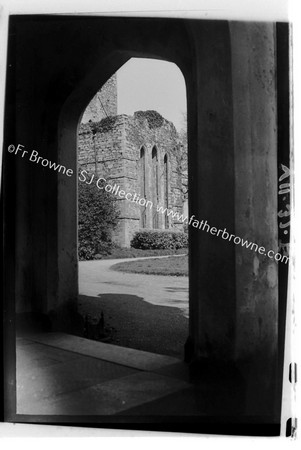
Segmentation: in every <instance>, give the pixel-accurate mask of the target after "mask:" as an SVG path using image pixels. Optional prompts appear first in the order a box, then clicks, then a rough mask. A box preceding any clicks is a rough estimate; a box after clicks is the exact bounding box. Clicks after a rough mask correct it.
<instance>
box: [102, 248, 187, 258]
mask: <svg viewBox="0 0 301 450" xmlns="http://www.w3.org/2000/svg"><path fill="white" fill-rule="evenodd" d="M187 252H188V250H187V248H179V249H177V250H173V249H164V250H141V249H139V248H133V247H130V248H120V247H113V248H112V250H111V252H110V254H109V255H97V256H98V257H95V259H122V258H139V257H141V256H143V257H144V256H167V255H186V254H187Z"/></svg>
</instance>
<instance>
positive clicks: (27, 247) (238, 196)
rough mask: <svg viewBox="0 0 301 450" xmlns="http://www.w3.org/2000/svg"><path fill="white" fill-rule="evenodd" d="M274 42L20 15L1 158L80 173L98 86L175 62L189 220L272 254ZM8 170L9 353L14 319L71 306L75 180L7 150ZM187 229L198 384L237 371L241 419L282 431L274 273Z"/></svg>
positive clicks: (140, 22) (259, 33) (219, 28)
mask: <svg viewBox="0 0 301 450" xmlns="http://www.w3.org/2000/svg"><path fill="white" fill-rule="evenodd" d="M37 36H38V39H37ZM275 46H276V37H275V32H274V26H273V24H267V23H262V24H256V23H255V24H254V23H240V22H239V23H230V24H229V23H228V22H226V21H198V20H185V19H142V18H109V17H105V18H104V17H70V16H69V17H64V16H59V17H58V16H12V17H11V18H10V39H9V48H8V63H7V86H6V113H5V136H4V148H7V147H8V145H10V144H11V143H14V144H15V145H17V144H22V145H23V146H24V148H25V150H27V151H28V155H30V153H31V152H32V150H36V151H37V152H38V153H39V155H41V156H42V157H43V158H46V159H48V160H50V161H55V162H59V163H60V164H63V165H64V166H66V167H67V168H70V169H72V170H73V172H74V174H75V173H76V130H77V126H78V120H79V117H80V114H81V112H82V111H83V109H84V107H85V105H86V104H87V103H88V101H89V100H90V99H91V98H92V97H93V94H94V93H95V91H96V90H97V89H98V87H99V85H101V84H103V83H104V82H105V81H106V80H107V79H108V78H109V77H110V76H111V75H112V74H113V73H114V72H116V70H117V69H118V68H119V67H120V66H121V65H122V64H124V63H125V62H126V61H127V60H128V59H129V58H131V57H133V56H142V57H150V58H151V57H153V58H157V59H165V60H167V61H171V62H174V63H175V64H177V66H178V67H179V68H180V70H181V71H182V72H183V75H184V78H185V81H186V86H187V102H188V146H189V157H188V159H189V192H190V193H191V194H190V196H189V206H190V208H189V209H190V211H191V213H192V214H194V215H195V217H197V218H198V219H199V220H201V219H204V221H206V224H207V225H208V224H210V225H211V226H213V225H214V226H215V227H216V228H220V229H227V230H228V231H229V232H235V233H236V235H237V236H239V235H240V236H245V235H246V233H248V234H249V235H250V236H251V238H252V239H253V240H254V241H255V240H257V241H261V242H263V243H264V245H265V246H266V248H276V247H277V245H278V241H277V238H278V234H277V117H276V112H277V97H276V87H275V79H276V61H275V51H271V49H272V50H273V49H274V50H275ZM242 62H243V64H242ZM3 170H4V172H3V173H4V177H3V179H4V181H3V191H2V192H3V202H4V216H5V225H4V226H5V246H4V254H5V261H6V266H5V274H4V276H5V280H6V283H5V320H6V324H7V326H6V329H5V339H6V343H8V342H10V346H11V343H13V346H14V345H15V344H14V338H15V334H14V331H15V328H14V327H15V321H16V317H18V316H19V315H21V314H23V315H30V316H32V315H36V316H37V315H41V314H42V315H44V316H48V323H49V317H51V315H50V316H49V313H50V312H53V311H54V312H55V313H56V314H58V315H62V317H70V314H69V313H70V310H74V308H75V310H76V301H77V294H78V285H77V265H78V263H77V254H76V250H77V249H76V247H77V246H76V240H77V227H76V177H75V176H74V175H73V176H71V177H67V176H66V175H64V174H62V173H54V172H52V171H51V170H49V168H47V167H45V168H44V167H42V166H41V165H39V164H38V163H37V162H35V161H30V160H29V159H28V158H27V159H26V158H22V157H21V156H20V154H19V155H12V154H9V153H7V152H5V153H4V162H3ZM246 198H248V199H249V200H248V202H249V203H248V211H246V209H245V205H246ZM250 218H251V219H250ZM208 228H209V225H208ZM205 231H206V230H205ZM189 233H190V237H189V239H190V255H189V256H190V263H189V264H190V271H189V272H190V280H189V282H190V288H189V292H190V332H189V338H188V341H187V348H186V354H187V360H188V361H190V362H192V363H195V364H196V366H197V368H196V371H195V373H196V377H197V378H198V377H201V376H202V374H203V373H204V371H203V370H205V373H207V374H209V375H210V374H212V373H214V374H215V376H216V377H217V378H220V379H223V378H224V377H225V374H233V373H237V371H238V372H239V376H240V379H242V380H243V386H244V388H243V390H242V392H239V393H238V396H239V399H240V401H241V405H242V409H243V411H244V415H245V417H250V416H253V417H254V416H255V417H257V418H258V417H259V416H260V417H261V419H262V420H263V421H265V422H266V423H273V424H275V423H276V424H279V417H280V403H279V399H280V398H281V381H282V378H281V375H280V376H279V372H277V370H275V368H276V367H277V358H278V356H279V355H278V344H279V341H278V326H279V323H283V320H285V317H284V316H282V317H280V318H279V317H278V280H277V276H274V275H275V271H276V273H277V268H275V264H274V262H273V261H272V260H268V259H263V260H262V262H261V260H260V261H259V262H258V260H257V259H256V258H257V255H254V254H252V253H251V252H249V253H248V252H246V250H245V249H241V248H239V247H238V246H234V245H230V243H229V242H227V241H226V240H223V239H220V238H217V237H216V236H214V235H213V234H211V233H209V232H204V231H202V232H201V231H200V229H198V228H196V227H190V228H189ZM255 276H256V279H255V278H254V277H255ZM70 308H71V309H70ZM282 310H283V308H282ZM16 314H17V315H16ZM67 322H68V321H67ZM63 323H64V320H63ZM65 323H66V322H65ZM282 329H283V326H282ZM280 340H281V341H282V342H283V341H284V335H283V334H282V335H281V337H280ZM11 348H12V347H11ZM282 356H283V355H280V359H281V358H282ZM5 363H6V364H7V365H8V367H10V368H11V369H12V370H13V360H12V359H11V358H10V357H9V356H8V357H7V359H6V360H5ZM200 367H201V371H200V370H199V369H200ZM233 367H234V369H233ZM233 370H234V372H233ZM12 373H13V372H12ZM209 378H210V376H209ZM218 414H219V412H218V411H216V415H217V416H218ZM261 419H260V420H261Z"/></svg>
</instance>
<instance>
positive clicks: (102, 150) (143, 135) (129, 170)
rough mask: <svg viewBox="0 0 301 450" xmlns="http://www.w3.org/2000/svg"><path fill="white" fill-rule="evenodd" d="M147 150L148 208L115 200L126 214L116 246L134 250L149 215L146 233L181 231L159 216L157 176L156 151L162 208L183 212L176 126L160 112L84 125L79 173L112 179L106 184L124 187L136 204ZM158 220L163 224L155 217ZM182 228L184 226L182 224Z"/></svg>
mask: <svg viewBox="0 0 301 450" xmlns="http://www.w3.org/2000/svg"><path fill="white" fill-rule="evenodd" d="M141 148H144V152H145V200H146V201H148V203H147V205H146V207H143V206H140V205H139V204H137V202H134V201H129V200H127V199H125V198H120V197H119V196H118V195H115V198H116V201H118V206H119V210H120V219H119V224H118V227H117V229H116V231H115V233H114V237H113V240H114V241H115V243H116V244H118V245H120V246H126V247H128V246H130V241H131V239H132V237H133V235H134V233H135V232H136V231H138V230H139V229H140V228H141V214H142V210H144V211H145V228H153V227H154V226H153V225H154V223H156V224H157V227H156V228H159V229H163V228H172V227H176V228H180V229H183V224H182V223H177V220H173V219H172V218H171V217H168V218H167V221H166V219H165V217H164V215H163V214H162V213H157V208H156V204H155V202H154V201H153V200H154V177H153V176H152V173H153V172H152V171H153V168H152V152H153V149H154V148H156V151H157V160H158V162H157V164H158V169H157V170H158V188H157V189H158V200H157V204H158V206H162V207H165V206H167V207H168V208H169V209H173V211H179V213H180V214H181V213H182V211H183V196H182V184H181V175H180V174H179V171H178V156H179V149H180V142H179V138H178V134H177V131H176V129H175V127H174V125H173V124H172V123H171V122H169V121H167V120H165V119H164V118H163V117H162V116H160V114H158V113H156V112H155V111H148V112H142V111H139V112H136V113H135V114H134V116H127V115H119V116H110V117H107V118H104V119H102V120H101V121H99V122H96V123H95V122H93V123H92V122H91V123H86V124H82V125H81V126H80V130H79V136H78V162H79V168H80V169H84V170H87V172H89V173H91V174H92V173H96V175H97V177H102V178H105V179H106V183H105V184H110V185H111V186H112V187H114V185H116V187H117V186H119V191H120V190H124V191H125V193H129V194H130V196H131V199H134V195H135V194H136V198H137V199H138V198H141V197H143V195H142V188H141V177H140V176H139V170H141V169H139V165H140V164H141V162H140V154H141ZM165 155H167V168H168V169H167V173H168V204H167V205H166V202H165V201H164V180H163V176H164V157H165ZM155 214H157V221H156V222H154V218H153V216H154V215H155ZM178 222H179V221H178Z"/></svg>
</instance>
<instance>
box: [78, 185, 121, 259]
mask: <svg viewBox="0 0 301 450" xmlns="http://www.w3.org/2000/svg"><path fill="white" fill-rule="evenodd" d="M118 216H119V211H118V209H117V207H116V203H115V200H114V196H113V195H112V194H110V193H108V192H106V191H105V190H104V189H102V190H100V189H98V188H97V186H96V185H95V184H94V183H92V184H87V183H83V182H79V185H78V241H79V245H78V256H79V259H81V260H89V259H94V257H95V255H96V254H99V253H107V252H108V251H109V249H110V247H111V246H112V231H113V230H114V228H115V227H116V225H117V223H118Z"/></svg>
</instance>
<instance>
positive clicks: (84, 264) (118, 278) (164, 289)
mask: <svg viewBox="0 0 301 450" xmlns="http://www.w3.org/2000/svg"><path fill="white" fill-rule="evenodd" d="M138 259H146V258H135V259H134V258H130V259H103V260H97V261H80V263H79V293H80V295H87V296H92V297H98V296H100V295H101V294H129V295H137V296H139V297H141V298H143V299H144V300H145V301H146V302H148V303H151V304H153V305H161V306H172V307H176V308H180V309H181V310H182V311H183V314H184V316H185V317H188V277H175V276H163V275H145V274H136V273H124V272H117V271H115V270H112V269H111V266H113V265H114V264H117V263H120V262H126V261H134V260H138Z"/></svg>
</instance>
